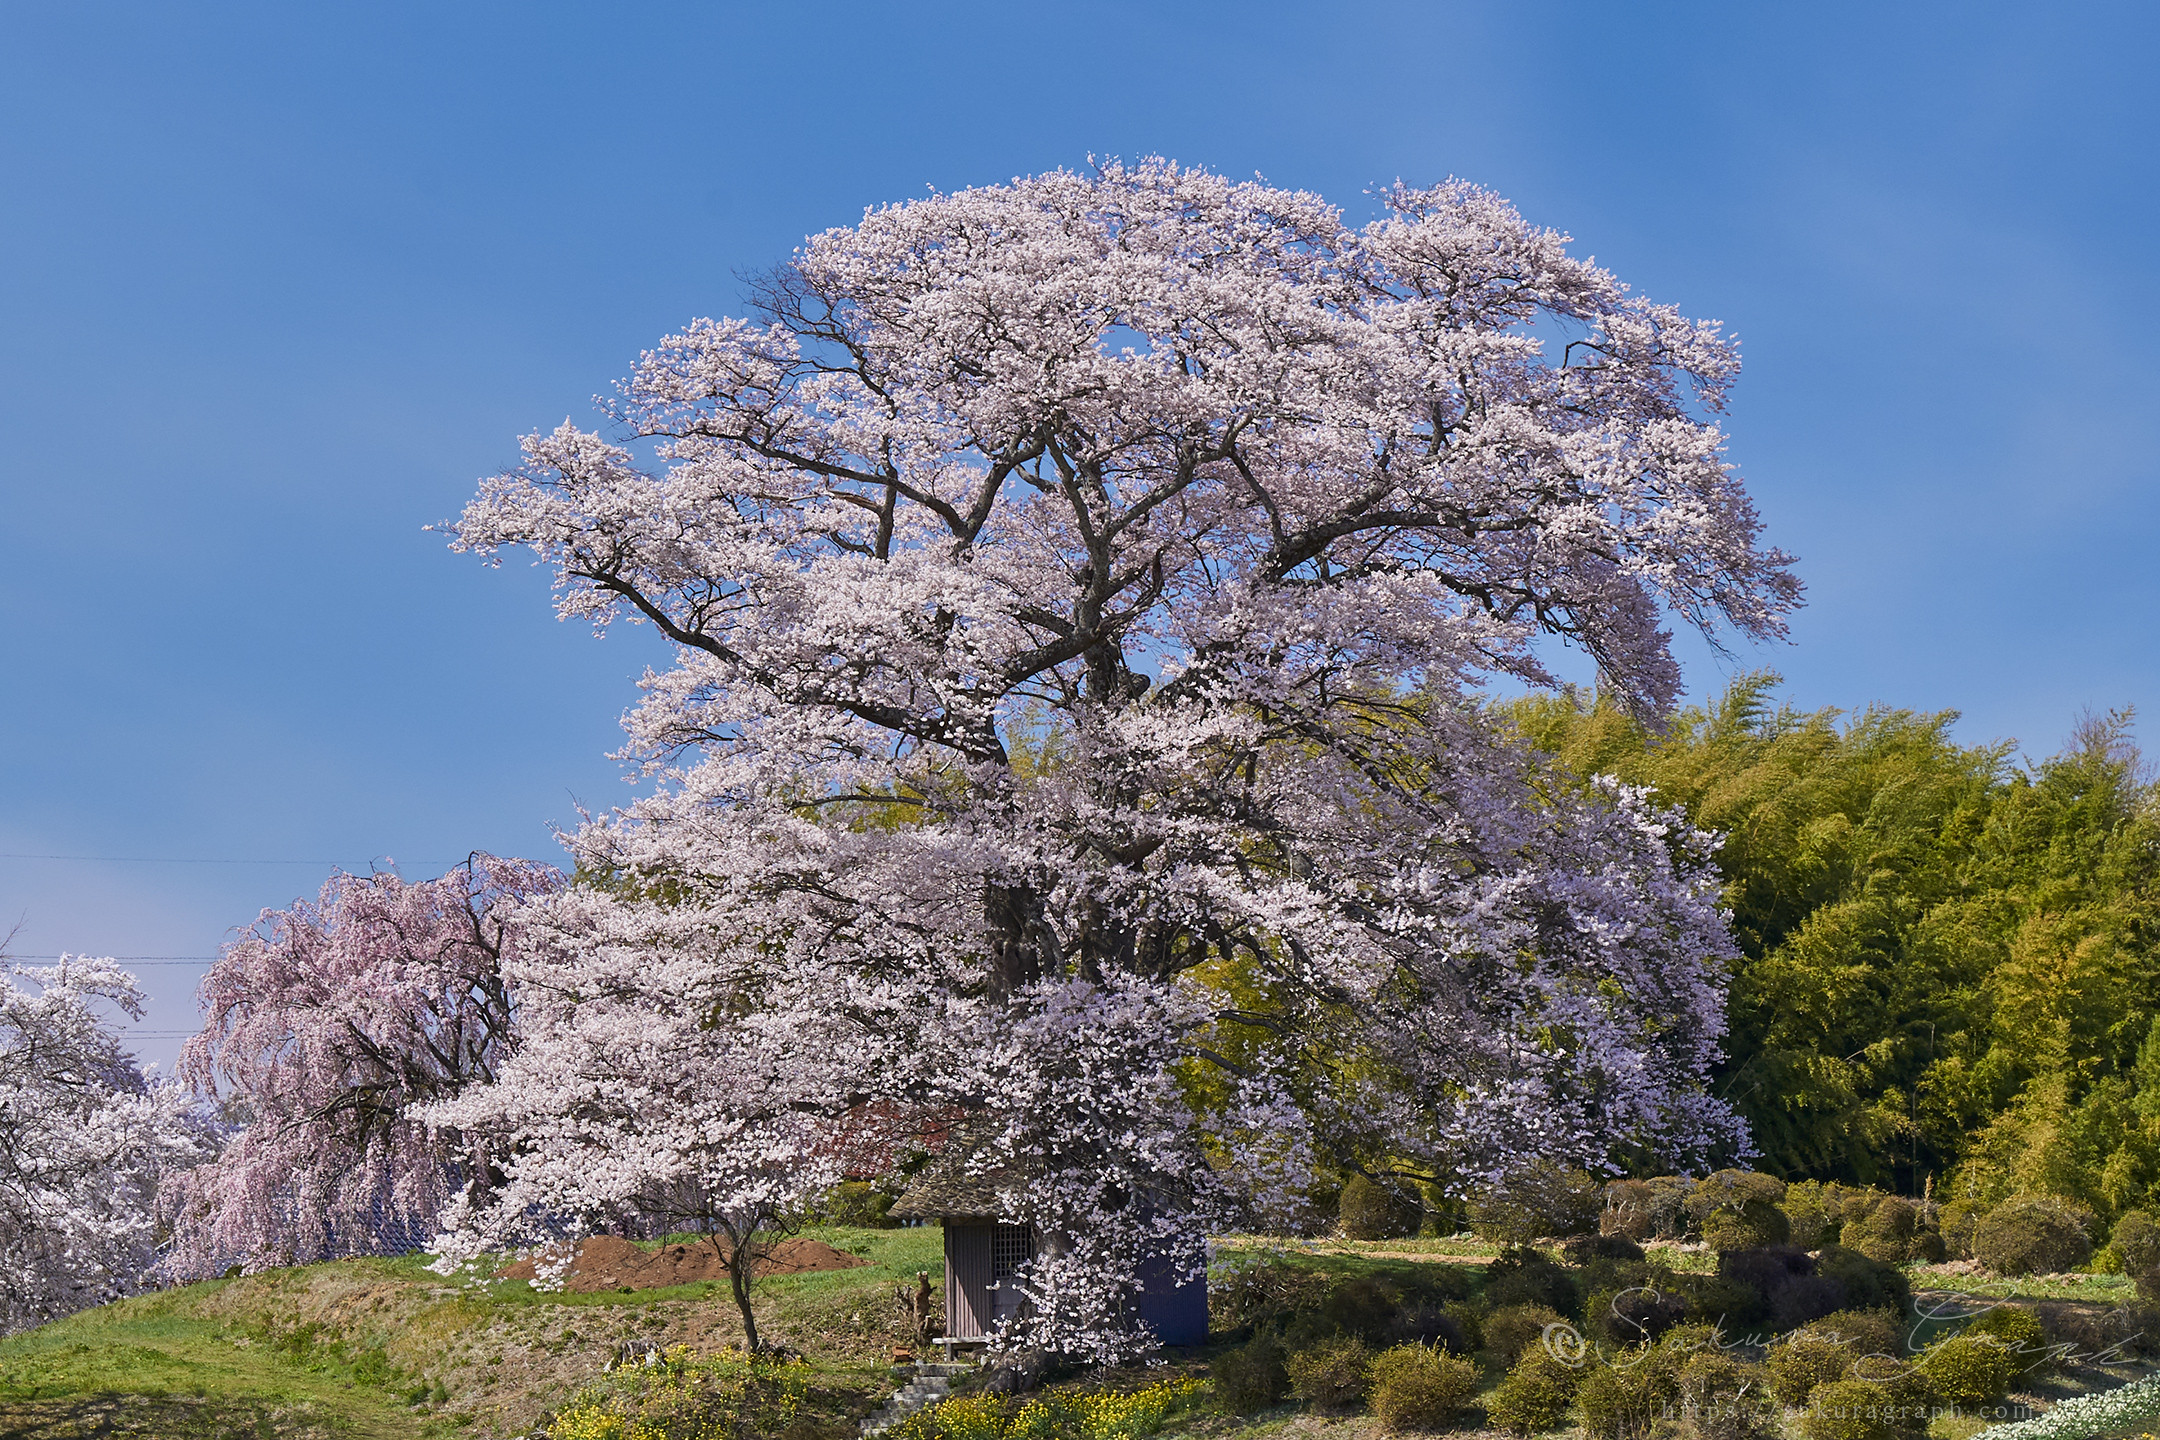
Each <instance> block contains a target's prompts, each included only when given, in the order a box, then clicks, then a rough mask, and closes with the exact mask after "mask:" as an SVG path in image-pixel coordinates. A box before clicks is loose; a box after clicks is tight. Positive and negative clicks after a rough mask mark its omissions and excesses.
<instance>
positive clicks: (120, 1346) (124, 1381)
mask: <svg viewBox="0 0 2160 1440" xmlns="http://www.w3.org/2000/svg"><path fill="white" fill-rule="evenodd" d="M810 1233H811V1234H812V1235H813V1236H814V1238H817V1239H821V1240H823V1241H825V1242H826V1243H827V1244H830V1245H832V1246H834V1247H835V1248H837V1249H841V1250H847V1251H850V1252H853V1253H855V1254H859V1255H862V1256H864V1257H865V1258H866V1259H868V1260H869V1261H870V1262H871V1263H870V1264H869V1265H866V1266H863V1267H860V1268H857V1269H851V1270H841V1271H831V1272H826V1273H821V1274H809V1275H786V1276H773V1277H771V1278H769V1279H767V1280H765V1281H762V1282H760V1289H759V1297H758V1310H759V1326H760V1328H761V1329H763V1330H765V1331H766V1333H767V1335H768V1336H769V1338H771V1339H773V1340H776V1341H778V1342H780V1343H782V1344H786V1345H789V1346H792V1347H794V1348H795V1349H797V1350H799V1351H801V1352H802V1354H803V1355H804V1357H805V1358H806V1359H808V1360H810V1361H811V1362H812V1363H813V1365H814V1366H815V1367H816V1375H817V1379H816V1381H815V1382H814V1384H813V1386H812V1390H811V1394H810V1396H809V1403H808V1405H807V1407H806V1419H807V1420H808V1421H809V1422H810V1423H809V1426H808V1427H807V1428H808V1429H809V1430H810V1431H811V1432H812V1433H815V1432H818V1431H825V1432H829V1433H831V1434H834V1435H841V1434H852V1433H853V1432H854V1421H855V1420H856V1418H857V1417H859V1416H861V1415H863V1414H866V1413H867V1412H868V1411H870V1410H872V1409H874V1408H875V1407H876V1406H877V1405H878V1404H879V1403H880V1402H881V1401H882V1400H883V1399H884V1396H885V1394H886V1393H887V1392H888V1391H889V1390H890V1389H891V1380H890V1377H889V1373H888V1369H887V1366H888V1364H889V1362H890V1359H891V1353H892V1349H893V1347H894V1345H895V1344H896V1343H898V1342H899V1341H900V1340H901V1338H902V1337H901V1332H900V1330H899V1321H900V1316H899V1312H898V1311H897V1309H896V1308H895V1306H894V1304H893V1301H892V1295H893V1291H894V1289H895V1288H896V1287H897V1286H898V1285H900V1284H902V1283H909V1284H912V1282H913V1280H914V1278H915V1272H916V1271H918V1270H929V1271H931V1272H932V1273H933V1275H935V1274H937V1273H938V1272H939V1271H941V1270H942V1268H943V1266H942V1261H941V1259H940V1255H941V1251H940V1248H939V1247H940V1240H941V1236H940V1232H939V1231H937V1230H935V1229H918V1230H847V1229H831V1230H818V1231H812V1232H810ZM739 1338H740V1321H739V1319H738V1318H737V1316H736V1314H735V1309H734V1304H733V1301H732V1300H730V1299H729V1297H728V1294H727V1291H726V1288H725V1286H724V1285H716V1284H700V1285H688V1286H678V1287H675V1288H671V1289H664V1290H640V1291H634V1292H631V1293H627V1294H625V1293H614V1292H611V1293H606V1294H595V1295H574V1294H552V1295H551V1294H540V1293H536V1292H535V1291H534V1290H533V1288H532V1287H531V1285H529V1284H527V1283H526V1282H524V1281H501V1282H497V1283H495V1284H493V1285H490V1286H488V1287H486V1288H485V1289H482V1288H480V1287H477V1286H472V1285H468V1284H463V1283H459V1282H452V1281H445V1280H443V1279H442V1278H441V1277H439V1276H436V1275H433V1274H430V1273H429V1272H428V1271H427V1270H426V1269H424V1268H423V1262H422V1260H421V1259H420V1258H419V1257H412V1258H407V1259H398V1260H344V1261H336V1262H332V1263H328V1264H322V1265H309V1266H301V1267H295V1268H292V1269H287V1270H271V1271H266V1272H264V1273H262V1274H259V1275H249V1276H246V1277H243V1278H240V1279H236V1280H212V1281H206V1282H204V1283H201V1284H197V1285H190V1286H186V1287H185V1288H182V1289H177V1290H169V1291H164V1292H161V1293H158V1294H154V1295H145V1296H141V1297H138V1298H136V1299H132V1300H125V1301H121V1302H119V1303H117V1304H113V1305H107V1306H103V1307H100V1308H99V1309H96V1310H90V1311H85V1312H84V1313H82V1314H80V1315H75V1316H72V1317H70V1318H69V1319H66V1320H63V1321H60V1322H58V1323H56V1324H53V1325H47V1326H45V1327H43V1328H41V1329H38V1330H34V1331H31V1332H29V1333H27V1334H23V1335H16V1336H13V1337H10V1338H8V1339H6V1340H0V1435H5V1436H9V1437H15V1436H22V1437H26V1440H61V1437H74V1436H89V1435H125V1436H156V1437H158V1440H195V1437H204V1440H209V1437H220V1440H222V1437H228V1436H229V1437H241V1436H248V1437H265V1440H267V1437H273V1436H275V1437H307V1440H314V1437H331V1436H351V1437H366V1440H375V1437H383V1440H390V1437H405V1436H413V1437H419V1436H445V1435H453V1434H456V1435H467V1436H472V1437H475V1440H482V1437H489V1436H494V1437H507V1436H514V1435H519V1434H523V1433H525V1432H526V1431H528V1430H530V1429H531V1428H532V1427H533V1426H534V1424H535V1423H536V1422H537V1421H539V1420H540V1419H541V1418H542V1417H543V1416H544V1415H546V1414H547V1413H548V1412H549V1411H551V1410H552V1409H553V1408H554V1407H556V1406H558V1405H560V1404H561V1403H562V1402H563V1401H564V1400H565V1399H567V1398H568V1397H569V1396H571V1395H572V1394H574V1393H576V1391H577V1390H578V1389H579V1388H580V1387H581V1386H582V1385H584V1384H585V1383H586V1382H587V1381H589V1380H591V1379H592V1378H593V1377H594V1376H595V1375H596V1374H598V1373H599V1372H600V1371H601V1369H602V1367H604V1366H605V1365H606V1364H607V1362H608V1360H609V1359H610V1358H611V1357H612V1356H613V1355H614V1353H615V1350H616V1347H617V1346H619V1345H621V1344H622V1343H623V1342H624V1341H628V1340H647V1341H651V1342H652V1343H654V1344H656V1345H659V1346H661V1347H662V1348H666V1347H668V1346H671V1345H677V1344H687V1345H690V1346H692V1347H693V1348H694V1349H695V1350H697V1351H699V1352H700V1353H708V1352H711V1351H714V1350H718V1349H720V1348H721V1347H722V1346H724V1345H726V1344H728V1343H730V1342H732V1341H736V1340H739Z"/></svg>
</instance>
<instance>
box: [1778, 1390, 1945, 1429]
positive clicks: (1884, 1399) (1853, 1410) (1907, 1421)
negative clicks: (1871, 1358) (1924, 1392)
mask: <svg viewBox="0 0 2160 1440" xmlns="http://www.w3.org/2000/svg"><path fill="white" fill-rule="evenodd" d="M1929 1408H1930V1407H1929V1405H1928V1404H1927V1402H1926V1399H1925V1397H1916V1396H1913V1395H1911V1394H1910V1393H1909V1392H1906V1391H1904V1390H1903V1389H1902V1387H1899V1386H1895V1385H1890V1384H1885V1383H1883V1382H1881V1381H1874V1380H1837V1381H1833V1382H1832V1383H1830V1384H1828V1385H1824V1386H1822V1387H1820V1388H1819V1389H1817V1390H1816V1392H1815V1393H1814V1394H1813V1395H1811V1396H1809V1397H1808V1402H1807V1413H1806V1414H1805V1415H1803V1416H1801V1417H1800V1433H1801V1434H1802V1435H1804V1436H1806V1437H1807V1440H1904V1437H1906V1436H1917V1435H1924V1434H1926V1433H1927V1427H1928V1410H1929Z"/></svg>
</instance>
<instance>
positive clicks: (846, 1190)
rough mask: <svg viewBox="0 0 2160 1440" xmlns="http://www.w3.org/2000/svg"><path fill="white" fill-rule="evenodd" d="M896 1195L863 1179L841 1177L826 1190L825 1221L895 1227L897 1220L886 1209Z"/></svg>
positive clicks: (890, 1205) (870, 1228)
mask: <svg viewBox="0 0 2160 1440" xmlns="http://www.w3.org/2000/svg"><path fill="white" fill-rule="evenodd" d="M898 1198H900V1197H898V1196H897V1195H895V1194H893V1193H892V1192H891V1191H890V1190H883V1189H880V1188H879V1187H877V1186H875V1185H872V1184H870V1183H869V1182H867V1181H863V1180H844V1181H842V1182H841V1183H840V1184H838V1185H836V1186H834V1187H833V1188H832V1189H831V1190H829V1191H827V1192H826V1195H825V1203H824V1207H823V1208H824V1212H825V1213H824V1217H823V1218H824V1221H825V1223H826V1224H828V1225H854V1226H857V1227H859V1228H861V1229H864V1230H897V1229H899V1228H900V1222H899V1221H897V1220H895V1219H893V1218H892V1217H891V1216H889V1215H887V1214H886V1213H885V1212H886V1211H888V1210H890V1209H892V1207H893V1201H895V1200H897V1199H898Z"/></svg>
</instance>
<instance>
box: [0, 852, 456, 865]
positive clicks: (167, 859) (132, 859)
mask: <svg viewBox="0 0 2160 1440" xmlns="http://www.w3.org/2000/svg"><path fill="white" fill-rule="evenodd" d="M375 858H377V859H385V860H387V859H390V858H391V857H389V856H387V855H385V856H377V857H375ZM0 860H88V861H94V862H96V863H97V864H100V865H329V866H333V867H334V866H336V865H337V864H338V863H339V862H338V861H336V860H217V859H211V860H204V859H197V858H195V857H193V856H185V855H31V854H21V853H16V852H12V851H9V852H0ZM370 863H372V862H370ZM392 863H393V864H395V863H397V862H396V861H392ZM405 863H407V864H412V865H462V864H464V863H465V861H464V860H463V858H459V859H456V860H412V861H407V862H405Z"/></svg>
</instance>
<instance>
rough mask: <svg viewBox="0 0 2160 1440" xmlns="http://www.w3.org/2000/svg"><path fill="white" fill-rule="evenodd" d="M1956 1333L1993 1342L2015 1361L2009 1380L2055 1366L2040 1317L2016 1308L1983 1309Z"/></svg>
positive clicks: (2034, 1374) (2040, 1372) (2005, 1306)
mask: <svg viewBox="0 0 2160 1440" xmlns="http://www.w3.org/2000/svg"><path fill="white" fill-rule="evenodd" d="M1958 1334H1960V1335H1964V1336H1971V1337H1973V1338H1976V1339H1977V1338H1980V1337H1983V1336H1984V1337H1986V1338H1987V1339H1989V1340H1992V1341H1994V1342H1995V1343H1996V1344H1997V1345H1998V1346H1999V1347H2000V1348H2001V1349H2002V1351H2003V1352H2004V1353H2005V1354H2006V1355H2008V1356H2009V1357H2010V1359H2011V1360H2012V1361H2013V1362H2015V1371H2014V1373H2013V1376H2012V1378H2013V1379H2016V1380H2021V1381H2022V1380H2029V1379H2031V1378H2033V1377H2034V1376H2036V1375H2040V1374H2042V1373H2044V1372H2045V1371H2046V1370H2047V1369H2048V1368H2049V1367H2050V1366H2051V1365H2052V1364H2053V1363H2054V1355H2053V1353H2052V1347H2050V1346H2049V1344H2048V1334H2047V1328H2046V1327H2045V1326H2043V1325H2042V1324H2041V1323H2040V1317H2039V1316H2037V1315H2035V1314H2033V1313H2032V1311H2030V1310H2026V1309H2024V1308H2022V1307H2020V1306H2017V1305H1997V1306H1995V1307H1994V1308H1993V1309H1989V1310H1983V1311H1981V1312H1980V1313H1979V1314H1978V1315H1975V1316H1973V1318H1972V1319H1970V1320H1968V1321H1966V1322H1965V1328H1964V1329H1963V1330H1960V1331H1959V1332H1958ZM2093 1348H2095V1349H2099V1348H2101V1347H2099V1346H2095V1347H2093Z"/></svg>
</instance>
